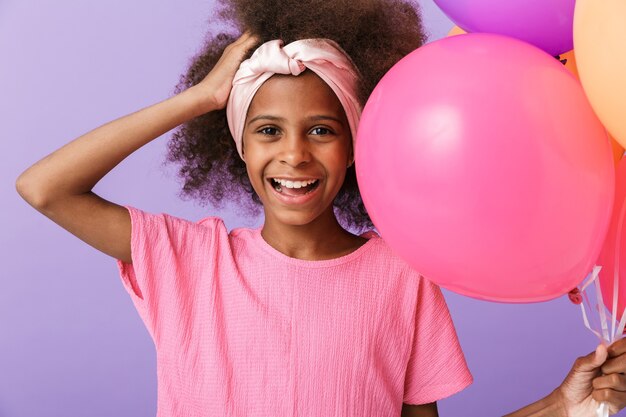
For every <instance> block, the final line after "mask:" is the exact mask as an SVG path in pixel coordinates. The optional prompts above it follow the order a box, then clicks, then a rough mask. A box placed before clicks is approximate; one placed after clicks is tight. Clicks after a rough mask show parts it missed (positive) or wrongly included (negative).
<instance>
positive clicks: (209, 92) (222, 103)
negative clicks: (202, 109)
mask: <svg viewBox="0 0 626 417" xmlns="http://www.w3.org/2000/svg"><path fill="white" fill-rule="evenodd" d="M259 42H260V39H259V37H258V36H256V35H253V34H252V33H251V32H249V31H246V32H244V33H243V34H242V35H241V36H240V37H239V38H238V39H237V40H236V41H235V42H233V43H231V44H230V45H228V46H227V47H226V49H225V50H224V53H223V54H222V56H221V57H220V59H219V60H218V61H217V63H216V64H215V66H214V67H213V69H212V70H211V72H209V74H207V76H206V77H204V79H203V80H202V81H200V82H199V83H198V85H197V86H196V88H198V89H200V90H201V91H203V92H204V93H205V98H206V103H207V111H210V110H220V109H223V108H225V107H226V102H227V100H228V95H229V94H230V90H231V88H232V82H233V78H234V77H235V73H236V72H237V69H239V65H240V64H241V62H242V61H243V60H244V58H245V57H246V55H247V54H248V52H249V51H250V50H251V49H252V48H254V47H255V46H257V45H258V44H259Z"/></svg>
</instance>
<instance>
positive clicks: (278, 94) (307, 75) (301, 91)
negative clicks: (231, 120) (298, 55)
mask: <svg viewBox="0 0 626 417" xmlns="http://www.w3.org/2000/svg"><path fill="white" fill-rule="evenodd" d="M312 112H316V113H326V114H331V115H334V116H336V117H338V118H341V119H342V120H343V119H345V117H346V116H345V112H344V109H343V107H342V106H341V102H340V101H339V99H338V98H337V95H336V94H335V93H334V91H333V90H332V89H331V88H330V87H329V86H328V84H326V83H325V82H324V80H322V79H321V78H320V77H319V76H318V75H317V74H315V73H314V72H313V71H311V70H306V71H304V72H303V73H301V74H300V75H298V76H293V75H282V74H275V75H273V76H272V77H270V78H269V79H268V80H267V81H266V82H264V83H263V85H261V87H259V89H258V90H257V92H256V94H255V95H254V98H253V99H252V102H251V103H250V108H249V109H248V116H253V115H255V114H260V113H271V114H274V113H281V114H303V115H304V114H305V113H312Z"/></svg>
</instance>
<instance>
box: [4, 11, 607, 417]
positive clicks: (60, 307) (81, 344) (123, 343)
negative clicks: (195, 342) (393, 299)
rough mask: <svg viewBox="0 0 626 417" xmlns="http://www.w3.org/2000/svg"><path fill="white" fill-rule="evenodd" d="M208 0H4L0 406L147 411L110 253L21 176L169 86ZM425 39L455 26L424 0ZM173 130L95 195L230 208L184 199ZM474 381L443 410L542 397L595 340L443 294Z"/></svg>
mask: <svg viewBox="0 0 626 417" xmlns="http://www.w3.org/2000/svg"><path fill="white" fill-rule="evenodd" d="M212 5H213V2H212V1H211V0H206V1H201V0H187V1H184V2H179V1H174V0H160V1H152V0H143V1H134V2H128V1H121V0H110V1H108V2H84V1H78V0H74V1H70V0H62V1H57V2H42V1H37V2H35V1H34V0H2V1H0V97H1V98H0V115H1V116H0V117H2V124H3V130H4V134H3V135H2V141H3V146H2V153H1V156H0V158H2V163H1V164H0V178H2V182H1V183H0V198H1V199H2V200H1V201H2V203H3V204H2V209H1V210H2V216H1V217H0V222H2V232H3V233H1V234H0V245H1V249H2V250H1V251H0V253H1V255H0V256H2V261H3V264H4V266H5V267H4V268H3V271H2V272H0V275H1V277H2V279H1V280H0V375H1V377H0V417H31V416H44V415H45V416H48V417H53V416H64V417H71V416H81V417H82V416H90V417H98V416H103V417H104V416H107V417H109V416H120V417H122V416H136V417H151V416H152V417H153V416H154V415H155V414H156V368H155V352H154V346H153V344H152V341H151V339H150V337H149V335H148V333H147V331H146V330H145V328H144V326H143V324H142V322H141V321H140V319H139V316H138V315H137V313H136V312H135V310H134V308H133V306H132V304H131V301H130V298H129V297H128V296H127V294H126V293H125V291H124V289H123V287H122V285H121V282H120V279H119V277H118V274H117V268H116V265H115V261H114V260H113V258H110V257H108V256H106V255H104V254H102V253H100V252H98V251H97V250H95V249H93V248H91V247H90V246H88V245H86V244H85V243H83V242H82V241H80V240H79V239H77V238H76V237H74V236H72V235H71V234H69V233H68V232H66V231H65V230H63V229H62V228H60V227H59V226H57V225H56V224H54V223H53V222H51V221H50V220H48V219H47V218H45V217H44V216H42V215H41V214H39V213H38V212H36V211H35V210H34V209H32V208H31V207H30V206H29V205H28V204H27V203H26V202H24V201H23V200H22V199H21V198H20V197H19V196H18V194H17V193H16V192H15V188H14V183H15V179H16V178H17V176H18V175H19V174H20V173H21V172H22V171H23V170H24V169H25V168H27V167H28V166H29V165H31V164H33V163H34V162H35V161H37V160H38V159H40V158H42V157H44V156H45V155H47V154H49V153H50V152H52V151H54V150H55V149H57V148H59V147H61V146H62V145H64V144H65V143H67V142H69V141H70V140H72V139H74V138H75V137H77V136H79V135H81V134H83V133H85V132H87V131H88V130H91V129H92V128H94V127H96V126H99V125H101V124H104V123H105V122H108V121H110V120H112V119H115V118H117V117H120V116H122V115H125V114H127V113H130V112H132V111H135V110H137V109H139V108H142V107H145V106H148V105H150V104H153V103H155V102H157V101H160V100H163V99H165V98H167V97H169V96H170V94H171V93H172V90H173V87H174V85H175V84H176V82H177V80H178V77H179V75H180V74H181V72H182V71H183V70H184V67H185V65H186V63H187V60H188V58H189V57H190V56H191V55H192V54H193V53H194V52H195V51H196V49H197V48H198V47H199V45H200V43H201V40H202V37H203V34H204V32H205V28H206V27H207V17H208V15H209V13H210V11H211V10H212ZM423 6H424V12H425V17H426V22H427V25H428V28H429V30H430V32H431V34H432V39H437V38H440V37H442V36H444V35H445V34H446V33H447V31H448V29H450V28H451V27H452V24H451V23H450V22H449V21H448V20H447V19H446V18H445V17H444V16H443V15H442V14H441V13H440V12H439V11H438V10H437V9H436V7H435V6H434V4H432V2H431V1H430V0H423ZM166 140H167V138H166V137H162V138H160V139H158V140H155V141H153V142H152V143H150V144H149V145H147V146H145V147H144V148H142V149H140V150H139V151H138V152H136V153H135V154H133V155H131V156H130V157H129V158H127V159H126V160H125V161H124V162H122V163H121V164H120V165H119V166H118V167H116V168H115V169H114V170H113V171H112V172H111V173H110V174H109V175H107V176H106V177H105V178H104V179H103V180H102V181H101V182H100V183H98V184H97V186H96V187H95V189H94V191H95V192H96V193H97V194H99V195H101V196H102V197H104V198H106V199H108V200H111V201H115V202H117V203H118V204H131V205H134V206H137V207H139V208H142V209H144V210H147V211H152V212H161V211H163V212H168V213H171V214H173V215H177V216H180V217H186V218H189V219H192V220H197V219H199V218H201V217H204V216H206V215H208V214H217V215H220V216H222V217H224V218H225V221H226V224H227V226H228V227H229V228H232V227H235V226H255V225H257V224H260V223H259V221H260V220H259V219H244V218H240V217H237V215H236V214H235V213H234V212H232V211H231V212H228V211H223V212H217V213H216V211H215V210H213V209H211V208H202V207H199V206H197V205H195V204H194V203H192V202H183V201H181V200H180V199H179V198H178V197H177V190H178V186H179V184H178V183H177V181H176V178H175V175H174V173H173V168H172V167H170V168H169V169H165V168H161V166H160V164H161V161H162V159H163V155H164V151H165V143H166ZM445 294H446V297H447V300H448V301H449V305H450V310H451V312H452V315H453V318H454V320H455V323H456V325H457V329H458V332H459V336H460V339H461V343H462V345H463V348H464V350H465V353H466V356H467V359H468V362H469V364H470V368H471V369H472V371H473V374H474V376H475V379H476V380H475V383H474V384H473V385H472V386H471V387H470V388H468V389H467V390H465V391H464V392H462V393H461V394H458V395H456V396H453V397H451V398H449V399H446V400H444V401H441V402H440V410H441V415H442V416H490V415H501V414H504V413H506V412H510V411H512V410H514V409H517V408H519V407H521V406H522V405H524V404H526V403H528V402H531V401H534V400H537V399H539V398H540V397H542V396H544V395H546V394H548V393H549V392H550V391H551V390H552V389H553V388H554V387H556V386H557V384H559V383H560V381H561V380H562V378H563V377H564V376H565V374H566V372H567V371H568V370H569V368H570V366H571V364H572V362H573V361H574V359H575V358H576V357H577V356H579V355H582V354H586V353H588V352H589V351H591V350H593V348H594V347H595V339H594V337H593V336H592V335H591V334H590V333H589V332H588V331H587V330H586V329H585V328H584V326H583V323H582V319H581V317H580V310H579V309H578V308H577V307H576V306H574V305H572V304H571V303H570V302H569V301H568V300H566V299H559V300H555V301H552V302H548V303H542V304H532V305H505V304H492V303H487V302H481V301H476V300H473V299H469V298H464V297H461V296H458V295H455V294H452V293H449V292H446V293H445Z"/></svg>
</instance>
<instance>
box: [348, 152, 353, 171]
mask: <svg viewBox="0 0 626 417" xmlns="http://www.w3.org/2000/svg"><path fill="white" fill-rule="evenodd" d="M352 164H354V154H353V151H352V150H350V155H348V166H347V167H348V168H350V167H351V166H352Z"/></svg>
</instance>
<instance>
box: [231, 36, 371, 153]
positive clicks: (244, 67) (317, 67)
mask: <svg viewBox="0 0 626 417" xmlns="http://www.w3.org/2000/svg"><path fill="white" fill-rule="evenodd" d="M282 45H283V42H282V41H281V40H272V41H269V42H265V43H264V44H263V45H261V46H259V48H258V49H257V50H256V51H254V53H253V54H252V56H251V57H250V58H249V59H247V60H245V61H243V62H242V63H241V65H240V66H239V69H238V70H237V72H236V73H235V78H234V79H233V87H232V90H231V91H230V96H229V97H228V103H227V104H226V118H227V119H228V128H229V129H230V133H231V134H232V136H233V138H234V139H235V143H236V144H237V151H238V152H239V156H240V157H241V158H242V159H243V152H242V141H243V131H244V125H245V121H246V115H247V113H248V108H249V107H250V103H251V102H252V98H253V97H254V95H255V94H256V92H257V90H258V89H259V87H261V85H262V84H263V83H264V82H265V81H267V80H268V79H269V78H270V77H271V76H272V75H274V74H292V75H299V74H300V73H302V72H303V71H304V70H306V69H307V68H308V69H310V70H311V71H313V72H314V73H316V74H317V75H318V76H319V77H320V78H321V79H322V80H324V82H326V84H328V85H329V86H330V88H331V89H332V90H333V91H334V92H335V94H336V95H337V98H339V102H340V103H341V105H342V106H343V108H344V110H345V112H346V116H347V119H348V124H349V125H350V131H351V132H352V143H353V146H354V141H355V140H356V131H357V126H358V124H359V118H360V117H361V110H362V108H361V104H360V103H359V100H358V93H357V82H358V79H359V75H358V70H357V69H356V66H355V65H354V63H353V62H352V60H351V59H350V57H349V56H348V54H346V52H345V51H344V50H343V49H341V47H340V46H339V45H338V44H337V43H336V42H334V41H332V40H330V39H323V38H316V39H302V40H298V41H295V42H292V43H290V44H288V45H286V46H284V47H283V46H282Z"/></svg>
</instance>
